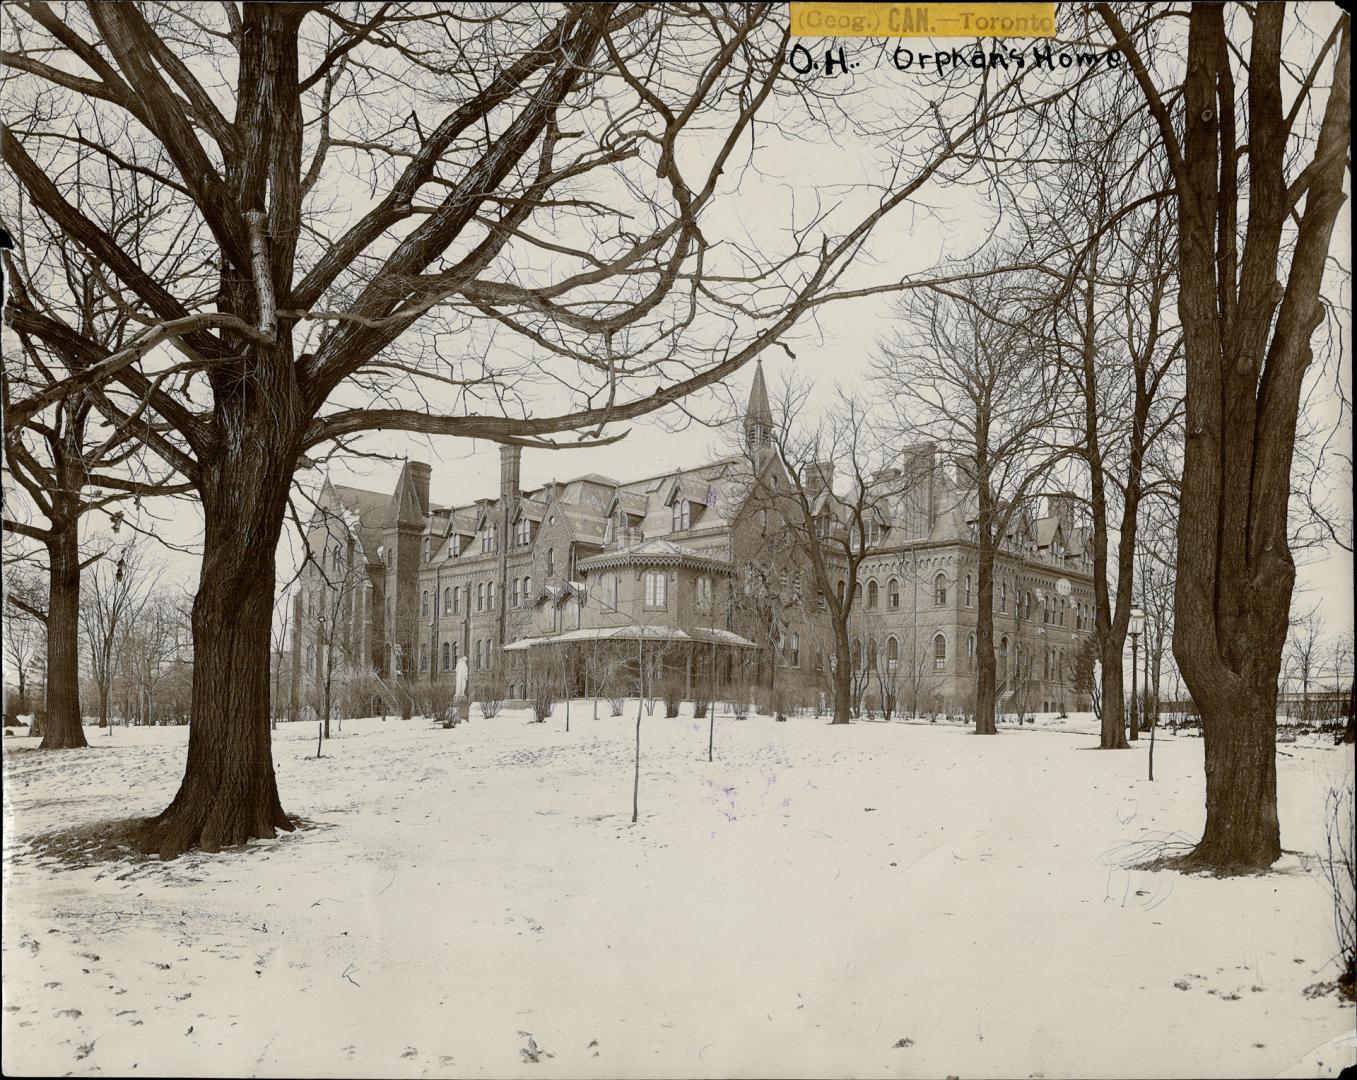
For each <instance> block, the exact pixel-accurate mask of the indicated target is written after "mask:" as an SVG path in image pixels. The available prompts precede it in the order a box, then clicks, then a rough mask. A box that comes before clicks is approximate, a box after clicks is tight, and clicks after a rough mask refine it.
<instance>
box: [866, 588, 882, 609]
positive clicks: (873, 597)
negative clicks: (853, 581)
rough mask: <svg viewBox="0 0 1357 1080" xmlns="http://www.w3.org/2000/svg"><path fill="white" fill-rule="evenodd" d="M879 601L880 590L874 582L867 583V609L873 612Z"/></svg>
mask: <svg viewBox="0 0 1357 1080" xmlns="http://www.w3.org/2000/svg"><path fill="white" fill-rule="evenodd" d="M880 599H881V590H880V589H879V588H877V584H876V582H875V581H869V582H867V608H868V610H874V609H875V608H876V605H877V604H878V603H879V602H880Z"/></svg>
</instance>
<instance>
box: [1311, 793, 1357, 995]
mask: <svg viewBox="0 0 1357 1080" xmlns="http://www.w3.org/2000/svg"><path fill="white" fill-rule="evenodd" d="M1355 811H1357V797H1355V795H1354V785H1353V781H1352V779H1351V778H1349V780H1348V782H1347V786H1346V787H1331V788H1330V789H1329V793H1328V795H1327V796H1326V798H1325V800H1324V826H1325V830H1324V832H1325V836H1324V840H1325V850H1324V854H1323V856H1322V857H1321V859H1320V864H1321V866H1322V868H1323V870H1324V876H1325V878H1327V879H1328V882H1329V888H1330V889H1331V890H1332V892H1333V926H1334V934H1335V936H1336V937H1337V938H1338V956H1339V962H1340V964H1341V965H1342V968H1343V970H1342V972H1341V973H1340V974H1339V976H1338V988H1339V990H1340V991H1342V993H1343V996H1344V997H1346V998H1347V999H1348V1000H1349V1001H1351V1000H1353V999H1354V980H1357V841H1354V836H1353V826H1354V821H1353V815H1354V812H1355Z"/></svg>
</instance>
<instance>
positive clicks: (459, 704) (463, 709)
mask: <svg viewBox="0 0 1357 1080" xmlns="http://www.w3.org/2000/svg"><path fill="white" fill-rule="evenodd" d="M466 719H467V701H466V697H465V696H463V697H459V698H455V699H454V700H453V703H452V704H451V705H449V706H448V711H447V715H446V717H445V719H444V720H443V726H444V727H445V728H455V727H456V726H457V725H458V724H460V723H462V722H463V721H464V720H466Z"/></svg>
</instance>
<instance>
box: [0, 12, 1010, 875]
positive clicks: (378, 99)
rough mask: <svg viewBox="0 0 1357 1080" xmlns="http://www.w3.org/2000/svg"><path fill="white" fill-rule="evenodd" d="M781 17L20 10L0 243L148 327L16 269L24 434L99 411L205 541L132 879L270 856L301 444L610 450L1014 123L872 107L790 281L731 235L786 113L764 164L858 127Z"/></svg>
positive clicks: (51, 278) (743, 355)
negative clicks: (154, 813) (64, 401)
mask: <svg viewBox="0 0 1357 1080" xmlns="http://www.w3.org/2000/svg"><path fill="white" fill-rule="evenodd" d="M780 14H781V13H780V12H779V11H777V9H776V6H775V5H772V4H751V5H741V6H724V7H712V6H706V5H703V6H696V7H691V6H669V5H648V4H616V5H612V4H609V5H575V4H568V5H562V6H547V5H540V4H525V5H521V6H520V5H515V6H512V7H505V6H495V7H487V8H485V9H481V8H478V7H475V6H459V7H456V8H439V7H433V6H430V7H425V6H411V5H405V4H382V5H381V6H377V5H375V4H354V5H335V6H333V7H331V6H327V5H320V4H291V3H279V4H253V3H247V4H244V5H243V6H241V7H240V8H237V7H236V5H234V4H225V5H221V6H220V7H219V8H217V7H214V8H208V7H202V6H193V7H178V6H170V5H166V6H156V7H152V6H141V5H136V4H132V3H104V4H94V5H88V6H76V5H72V6H70V7H68V8H66V9H65V10H64V12H63V13H62V14H58V13H57V12H56V11H55V10H54V9H53V8H51V7H50V6H48V5H47V4H46V3H42V2H33V3H26V4H21V5H16V6H15V13H14V14H13V15H12V24H13V25H12V30H11V33H10V35H9V39H10V40H11V41H12V42H13V43H14V45H13V47H12V49H11V50H10V51H8V52H6V53H5V54H4V55H3V62H4V64H5V65H6V67H7V69H8V71H9V73H10V74H9V76H8V77H7V84H6V87H5V89H6V96H7V100H8V102H9V103H10V104H11V106H12V107H11V109H10V115H11V118H12V119H11V122H10V124H9V125H8V126H6V127H4V129H3V130H2V131H0V152H2V153H3V158H4V161H5V164H6V165H7V167H8V169H9V171H10V173H11V174H12V176H13V178H14V180H15V184H14V188H15V190H16V191H18V192H21V193H22V196H23V199H22V201H19V200H14V199H12V200H11V201H10V203H8V204H7V205H6V208H5V216H6V220H5V222H4V224H5V225H6V227H8V228H9V230H10V232H11V233H12V234H13V235H14V236H15V239H16V242H17V243H18V245H19V246H20V248H27V247H28V246H31V245H32V244H34V243H35V242H36V237H38V236H41V235H43V233H44V232H46V231H56V232H59V233H60V234H62V235H63V236H65V237H66V238H68V239H69V241H70V242H71V245H72V247H73V248H76V249H78V250H79V251H80V252H81V253H82V254H83V258H84V260H85V264H86V269H87V270H88V273H89V275H90V276H91V277H92V278H93V279H94V280H95V281H96V283H97V286H98V302H99V304H100V305H101V307H102V308H104V309H105V310H106V311H107V312H108V313H109V316H108V317H110V318H112V317H115V316H116V317H119V318H123V319H125V320H126V321H127V323H128V324H129V325H135V326H138V327H141V328H142V329H141V330H140V331H139V332H138V333H137V334H136V335H135V336H132V337H129V338H127V339H126V340H123V341H108V340H102V339H101V338H100V337H99V336H98V335H96V334H93V333H91V331H90V328H89V327H87V326H85V325H84V324H82V322H81V321H80V319H79V318H78V317H77V309H78V298H76V297H74V296H73V295H72V294H71V290H70V289H69V288H68V286H67V285H66V283H65V282H64V281H63V280H61V279H60V278H59V276H58V275H56V274H54V273H51V272H49V271H48V269H46V268H44V267H42V265H41V264H40V261H39V260H36V259H34V258H27V259H14V260H11V264H10V266H11V269H12V270H13V271H14V277H15V279H16V281H17V282H18V285H17V286H16V287H15V288H14V289H13V290H12V291H11V296H10V299H9V304H8V312H7V314H8V317H9V319H10V321H11V324H12V325H13V326H14V327H15V328H16V329H17V330H19V331H20V332H21V333H23V334H24V335H25V337H26V338H27V339H28V340H31V341H33V342H34V343H35V344H36V347H37V348H39V349H41V350H43V351H44V353H45V356H46V357H47V359H48V360H49V361H50V362H52V363H54V364H55V363H58V362H59V363H60V364H61V365H62V366H63V367H64V371H65V374H64V376H63V377H62V378H60V379H57V380H55V381H54V382H53V384H52V386H50V387H48V388H45V389H42V390H38V391H35V392H34V395H35V396H33V397H32V398H30V399H25V400H21V401H15V402H14V403H13V405H12V410H13V415H14V417H16V418H22V417H24V416H27V415H31V414H32V413H33V412H34V411H35V410H37V409H40V408H41V407H42V406H43V404H44V403H45V402H47V401H49V400H50V399H51V397H52V395H53V394H60V393H62V392H63V391H62V390H61V389H60V388H63V387H64V388H66V389H84V388H87V387H89V388H93V390H94V392H95V404H96V406H97V407H98V409H99V411H100V413H101V415H103V416H104V417H105V419H106V420H107V421H108V422H109V423H110V424H112V425H114V426H115V427H117V428H119V429H121V428H126V427H130V426H132V425H133V424H134V423H135V424H136V426H137V427H138V430H139V434H140V437H141V438H143V439H144V440H145V441H146V442H147V444H148V445H149V446H150V447H151V448H152V449H153V450H154V451H155V452H156V453H157V454H158V455H160V456H161V457H162V458H164V460H165V461H166V462H167V463H168V465H170V466H171V467H173V468H174V469H175V470H177V471H178V472H179V473H180V474H182V475H183V476H184V477H185V478H186V479H187V480H188V481H189V482H190V483H191V484H192V485H193V487H194V488H195V490H196V493H197V495H198V497H199V499H200V500H201V504H202V508H203V513H204V517H205V531H204V548H203V561H202V573H201V580H200V586H199V589H198V592H197V595H196V598H195V602H194V608H193V637H194V650H195V664H194V673H193V679H194V687H193V701H194V705H193V728H192V731H191V733H190V739H189V749H188V760H187V766H186V770H185V775H184V780H183V783H182V785H181V787H180V790H179V793H178V794H177V796H176V797H175V799H174V801H173V802H172V803H171V804H170V806H169V807H168V808H167V809H166V810H165V811H164V812H163V813H162V814H161V815H159V817H157V818H156V819H154V821H153V822H151V823H150V825H149V827H148V832H147V837H146V840H145V843H146V846H147V848H148V849H149V850H154V851H158V852H160V853H161V854H162V855H163V856H165V857H172V856H174V855H176V854H178V853H179V852H182V851H184V850H185V849H187V848H189V847H192V846H200V847H203V848H207V849H215V848H217V847H220V846H223V845H228V844H234V843H239V842H242V841H244V840H247V839H249V838H250V837H259V836H272V835H273V834H274V831H275V829H278V828H283V829H288V828H291V822H290V820H289V818H288V816H287V814H286V813H285V812H284V810H283V807H282V803H281V801H280V798H279V795H278V791H277V785H276V782H275V779H274V772H273V765H272V752H271V747H270V745H269V724H268V713H269V704H268V696H269V678H268V670H269V666H268V662H267V661H268V654H269V616H270V611H271V607H272V586H273V578H274V551H275V547H276V545H277V542H278V538H279V534H280V530H281V526H282V522H283V518H284V513H285V507H286V504H287V499H288V491H289V486H290V484H291V482H292V478H293V474H294V472H295V470H296V469H297V468H298V466H299V464H301V463H304V462H305V461H306V460H308V458H309V455H311V454H312V453H313V452H315V450H316V449H317V448H318V447H321V446H322V445H323V444H327V443H331V442H334V441H338V442H340V443H341V444H345V445H347V444H348V442H349V440H351V439H352V438H353V437H354V436H356V435H358V434H359V433H362V432H365V431H370V430H374V429H398V430H405V431H412V432H423V433H428V434H442V435H459V436H469V437H479V438H485V439H491V440H497V441H501V442H509V443H517V444H521V445H533V446H547V447H551V446H556V445H558V444H557V443H555V442H553V441H552V436H553V434H555V433H559V432H566V431H577V432H582V433H583V434H582V435H580V436H579V437H578V438H579V439H580V440H582V441H583V442H599V441H607V440H608V439H611V438H616V437H620V436H617V435H612V434H609V433H608V432H609V430H610V426H611V425H615V424H618V423H621V422H625V421H627V420H629V419H631V418H634V417H637V416H640V415H643V414H645V413H647V412H650V411H652V410H655V409H657V408H661V407H663V406H665V405H668V404H670V403H672V402H675V401H678V400H679V399H681V398H682V397H684V396H685V395H688V394H690V393H692V392H694V391H696V390H699V389H701V388H702V387H704V386H707V385H710V384H711V383H714V382H716V381H717V380H720V379H722V378H723V377H725V376H727V375H729V374H731V373H733V372H734V371H736V370H737V369H738V368H739V367H740V366H741V365H742V364H744V363H746V362H747V361H749V360H750V359H752V358H753V357H755V356H756V355H758V353H759V352H760V351H761V350H763V349H765V348H766V347H768V346H769V345H770V344H772V343H774V342H776V341H778V339H779V338H780V337H781V336H782V335H783V334H785V333H786V331H787V330H788V329H790V328H791V327H792V326H793V325H794V324H795V323H796V321H797V320H798V319H799V318H800V317H801V316H802V315H803V314H804V313H805V312H806V311H808V310H811V309H812V308H813V307H814V306H815V305H818V304H820V303H823V302H825V301H826V300H828V299H831V298H833V297H834V296H835V295H844V294H846V293H847V291H848V290H843V289H840V291H839V292H838V293H836V292H835V290H836V289H837V288H839V287H840V285H841V281H840V278H841V275H842V273H843V272H844V270H845V269H846V267H847V264H848V263H849V261H850V260H851V259H852V258H853V257H854V256H855V255H856V254H858V253H859V252H860V251H861V250H862V246H863V244H864V243H865V242H866V240H867V238H868V235H869V233H870V232H871V230H872V228H873V227H874V226H875V225H876V223H877V222H879V221H880V220H881V218H882V217H883V216H884V215H886V214H887V213H889V212H890V211H891V210H892V209H893V208H895V207H897V206H899V205H901V204H902V203H904V202H906V201H908V200H909V199H910V198H911V197H912V196H913V195H914V194H915V192H917V191H918V189H919V188H920V187H921V186H923V185H924V184H926V183H928V182H930V181H931V180H933V179H934V178H936V177H938V176H939V175H940V172H941V170H943V169H944V166H946V165H947V164H948V163H949V162H952V163H955V166H956V168H958V169H963V170H964V169H966V168H970V167H972V165H973V164H974V160H973V159H972V158H970V157H968V156H967V155H966V154H965V153H964V152H961V148H962V147H965V146H966V145H968V144H969V143H971V142H973V141H974V139H975V137H976V136H977V134H978V133H980V132H984V131H986V130H987V126H988V125H989V124H990V123H991V121H992V119H993V118H994V117H995V116H1002V115H1010V116H1011V115H1012V114H1013V113H1015V112H1017V111H1019V110H1021V109H1025V108H1027V107H1029V102H1028V99H1025V98H1021V97H1020V96H1019V95H1018V93H1017V92H1016V91H1015V90H1014V89H1013V86H1012V85H1010V86H1008V87H1003V86H997V85H995V84H994V82H993V81H992V80H985V81H984V83H983V85H979V86H971V87H962V88H961V89H960V90H959V92H958V95H957V96H955V97H951V98H948V99H947V101H946V102H945V105H944V107H941V108H940V107H934V108H925V107H923V97H922V96H921V97H920V107H919V108H918V109H900V108H896V109H893V112H892V115H893V116H894V117H895V121H894V122H895V128H894V129H893V131H892V132H891V135H892V138H891V140H890V144H889V145H891V146H892V147H895V148H896V150H895V159H894V160H893V161H892V163H891V167H890V168H889V169H888V170H887V172H886V175H887V176H888V177H889V180H888V182H887V183H884V184H881V185H879V189H878V190H876V191H873V192H871V197H870V198H868V199H866V200H863V201H864V202H865V204H866V205H865V208H861V209H859V208H854V209H853V210H852V211H849V212H848V213H849V214H850V216H849V219H848V221H847V222H846V223H844V224H836V223H835V222H834V221H833V220H832V219H834V218H835V212H836V210H837V209H839V208H841V207H842V206H843V205H844V204H845V202H851V200H842V199H840V200H837V201H834V202H833V203H829V204H825V205H817V206H815V207H813V208H812V211H811V213H810V215H809V217H808V219H807V220H804V221H797V222H794V223H793V224H792V227H791V228H790V229H784V230H782V232H781V233H780V235H781V236H783V237H785V238H788V242H787V246H786V247H785V249H784V250H780V251H773V250H771V249H770V248H768V247H763V246H761V245H759V244H758V243H755V244H753V245H751V244H748V243H746V242H745V239H744V235H743V232H742V231H740V232H738V233H737V234H735V235H734V236H732V237H723V236H722V235H721V226H722V217H721V214H720V212H719V205H720V204H722V203H725V202H728V201H729V199H730V197H731V196H732V195H733V193H734V192H735V191H736V190H737V189H738V188H739V186H740V185H739V181H740V180H745V181H747V182H752V178H754V177H756V175H757V174H756V173H755V172H754V170H753V162H754V161H755V159H756V158H757V157H758V156H759V154H760V147H761V146H762V145H763V144H764V143H765V142H766V140H767V139H768V138H770V137H771V135H772V128H771V125H769V124H765V123H764V122H763V120H764V118H765V117H766V116H768V115H769V113H770V110H771V109H772V106H774V105H777V107H778V112H777V119H778V121H779V123H780V125H781V126H782V127H783V129H784V131H783V132H782V136H783V137H787V135H788V133H789V132H790V136H791V137H792V138H795V135H796V131H797V128H798V126H799V125H803V124H811V125H818V124H821V123H824V122H825V121H826V118H827V117H829V118H831V119H832V116H831V114H833V115H838V116H846V113H843V112H838V113H835V112H834V110H833V108H832V105H831V106H826V105H825V104H824V103H823V102H821V101H819V100H818V99H817V94H816V92H815V91H813V90H812V89H810V88H809V86H808V85H807V84H803V83H798V82H797V81H796V80H795V78H794V77H793V76H792V74H791V73H790V72H789V71H787V70H786V69H785V68H784V67H783V65H782V57H783V55H784V53H785V50H786V46H787V43H788V31H787V29H786V26H785V22H784V20H783V19H781V18H780ZM1015 81H1016V80H1015ZM25 112H26V115H25V116H24V119H23V120H17V119H13V118H14V117H16V116H17V115H20V114H23V113H25ZM944 113H945V115H944ZM77 163H80V164H81V166H82V167H76V166H77ZM85 166H87V168H88V170H98V171H99V173H100V175H101V177H106V178H107V179H106V180H105V181H104V182H101V183H100V184H97V185H94V184H86V183H84V182H83V174H84V172H85V171H86V168H85ZM16 204H17V205H16ZM738 217H739V215H737V214H729V213H728V214H727V215H726V220H727V221H730V220H734V221H735V227H737V228H738V226H739V223H738ZM31 218H36V219H37V222H33V223H30V219H31ZM38 223H41V224H38ZM30 224H31V227H30ZM104 386H115V387H118V388H120V390H121V392H122V394H123V395H124V397H125V398H127V399H130V401H120V400H119V399H118V398H117V397H115V396H114V395H113V394H110V393H106V392H103V391H102V390H101V389H100V388H102V387H104ZM38 395H41V396H38ZM130 402H135V404H131V403H130ZM142 415H144V416H145V417H146V421H145V422H144V423H139V422H137V421H136V418H137V417H138V416H142ZM6 422H7V423H8V422H9V417H7V421H6ZM16 422H17V421H16Z"/></svg>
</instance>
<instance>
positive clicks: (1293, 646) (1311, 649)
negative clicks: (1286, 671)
mask: <svg viewBox="0 0 1357 1080" xmlns="http://www.w3.org/2000/svg"><path fill="white" fill-rule="evenodd" d="M1323 644H1324V617H1323V616H1322V615H1320V614H1319V609H1318V608H1313V609H1311V610H1310V611H1308V612H1306V613H1304V614H1300V615H1298V616H1297V617H1296V618H1295V619H1293V620H1292V623H1291V632H1290V633H1289V634H1288V635H1287V639H1286V651H1287V653H1288V654H1289V656H1288V658H1289V659H1290V661H1291V664H1292V668H1293V670H1294V671H1295V675H1296V678H1297V680H1298V681H1299V682H1300V721H1301V723H1303V724H1309V723H1313V722H1314V719H1315V709H1314V708H1313V706H1312V704H1311V702H1310V684H1311V682H1312V681H1313V680H1315V679H1316V678H1317V676H1318V674H1319V665H1320V663H1322V660H1321V650H1322V648H1323ZM1288 689H1289V688H1288Z"/></svg>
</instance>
